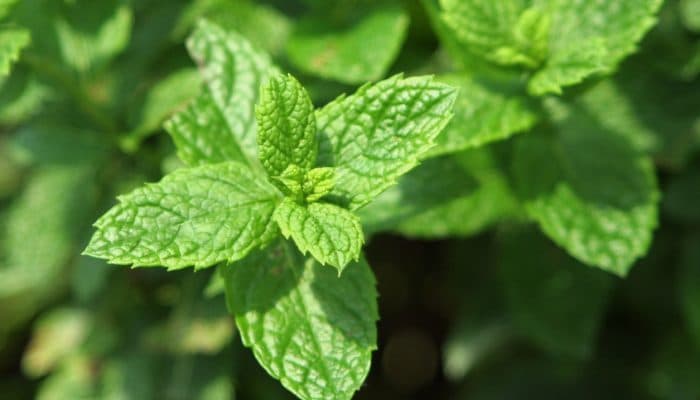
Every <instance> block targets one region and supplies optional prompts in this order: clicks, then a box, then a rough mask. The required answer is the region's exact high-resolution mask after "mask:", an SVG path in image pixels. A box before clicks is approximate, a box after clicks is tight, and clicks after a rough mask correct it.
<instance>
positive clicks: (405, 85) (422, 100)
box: [316, 75, 457, 210]
mask: <svg viewBox="0 0 700 400" xmlns="http://www.w3.org/2000/svg"><path fill="white" fill-rule="evenodd" d="M456 97H457V90H456V89H454V88H452V87H451V86H448V85H445V84H442V83H438V82H434V81H433V79H432V77H425V76H422V77H411V78H403V77H402V76H401V75H396V76H394V77H392V78H389V79H386V80H383V81H380V82H378V83H376V84H368V85H365V86H363V87H361V88H360V89H359V90H358V91H357V92H356V93H355V94H353V95H351V96H348V97H339V98H338V99H336V100H335V101H333V102H331V103H329V104H328V105H326V106H325V107H323V108H322V109H320V110H317V111H316V121H317V124H318V128H319V142H320V143H319V155H318V164H319V165H321V166H333V167H335V169H336V170H335V187H334V188H333V190H332V191H331V193H330V196H332V197H334V198H335V200H337V201H338V203H339V204H341V205H343V206H344V207H347V208H349V209H351V210H354V209H357V208H360V207H362V206H363V205H365V204H367V203H368V202H370V201H371V200H372V199H373V198H374V197H376V196H377V195H378V194H379V193H381V192H383V191H384V190H385V189H387V188H388V187H389V186H391V185H393V184H395V183H396V179H397V178H398V177H399V176H401V175H403V174H404V173H406V172H407V171H409V170H410V169H411V168H413V167H414V166H415V165H416V164H417V163H418V160H419V159H420V158H421V157H422V156H423V155H424V154H425V153H426V152H427V151H428V150H429V149H430V148H431V147H432V146H433V145H434V140H435V138H436V136H437V135H438V134H439V133H440V131H441V130H442V129H443V128H444V127H445V126H446V125H447V123H448V122H449V121H450V119H451V118H452V107H453V105H454V102H455V98H456Z"/></svg>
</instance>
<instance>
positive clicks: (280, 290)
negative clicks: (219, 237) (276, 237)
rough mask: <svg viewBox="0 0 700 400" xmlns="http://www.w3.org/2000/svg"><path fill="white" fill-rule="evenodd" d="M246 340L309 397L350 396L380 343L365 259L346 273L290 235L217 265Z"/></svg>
mask: <svg viewBox="0 0 700 400" xmlns="http://www.w3.org/2000/svg"><path fill="white" fill-rule="evenodd" d="M220 272H221V273H222V276H223V277H224V281H225V284H226V300H227V304H228V307H229V310H230V311H231V312H232V313H233V314H234V315H235V318H236V325H237V326H238V330H239V332H240V335H241V339H242V341H243V344H244V345H245V346H247V347H251V348H252V350H253V354H254V355H255V357H256V358H257V359H258V361H259V362H260V364H262V366H263V367H264V368H265V370H267V372H268V373H269V374H270V375H272V376H273V377H275V378H277V379H279V380H280V381H281V382H282V384H283V385H284V386H285V387H286V388H287V389H288V390H290V391H291V392H293V393H294V394H295V395H297V396H299V397H300V398H301V399H304V400H315V399H319V400H321V399H323V400H325V399H350V398H351V397H352V396H353V394H354V393H355V391H357V390H358V389H359V388H360V386H361V385H362V383H363V381H364V380H365V378H366V376H367V373H368V372H369V367H370V362H371V358H372V351H373V350H375V349H376V346H377V343H376V342H377V331H376V321H377V319H378V312H377V292H376V288H375V279H374V276H373V274H372V271H371V269H370V268H369V266H368V265H367V263H366V261H365V260H364V259H363V258H361V259H360V261H359V262H356V263H353V264H351V265H349V266H348V267H347V268H346V270H345V272H344V273H343V276H342V277H340V278H339V277H338V276H337V275H336V274H335V273H334V272H333V270H331V269H330V268H327V267H323V266H321V265H320V264H319V263H318V262H316V261H315V260H314V259H312V258H310V257H303V256H301V254H300V253H299V252H298V251H297V250H296V249H295V248H294V246H293V245H292V244H291V243H289V242H284V241H279V242H277V243H276V244H274V245H273V246H271V247H270V248H268V249H267V250H265V251H259V252H256V253H253V254H251V255H250V256H249V257H248V258H246V259H245V260H242V261H241V262H238V263H235V264H233V265H227V266H223V267H221V268H220Z"/></svg>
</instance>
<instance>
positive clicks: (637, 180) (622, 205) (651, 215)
mask: <svg viewBox="0 0 700 400" xmlns="http://www.w3.org/2000/svg"><path fill="white" fill-rule="evenodd" d="M548 106H549V109H550V112H551V114H552V117H553V119H554V121H555V122H556V125H557V128H558V130H557V131H556V132H555V133H554V134H553V135H550V136H545V135H535V134H532V135H527V136H523V137H521V140H520V141H519V142H518V143H517V145H516V150H515V155H514V172H515V177H516V183H517V186H518V188H519V192H520V195H521V196H522V198H523V201H524V202H525V209H526V211H527V213H528V214H529V215H530V217H531V218H533V219H534V220H535V221H537V223H538V224H539V225H540V227H541V229H542V230H543V231H544V232H545V234H547V236H549V237H550V238H551V239H552V240H554V241H555V242H556V243H557V244H559V245H560V246H562V247H564V248H565V249H566V250H567V251H568V252H569V254H571V255H572V256H574V257H575V258H577V259H579V260H580V261H582V262H584V263H586V264H588V265H592V266H596V267H600V268H602V269H604V270H606V271H608V272H611V273H614V274H617V275H621V276H624V275H626V274H627V272H628V271H629V269H630V268H631V267H632V264H633V263H634V261H635V260H637V259H638V258H639V257H641V256H642V255H644V254H645V253H646V252H647V249H648V248H649V245H650V243H651V237H652V232H653V230H654V228H656V225H657V214H658V210H657V208H658V204H657V203H658V199H659V196H658V189H657V184H656V179H655V176H654V173H653V166H652V163H651V160H650V159H649V158H648V157H645V156H643V155H640V154H639V153H637V152H636V150H635V149H634V147H633V146H632V145H631V144H630V143H629V142H628V141H627V140H626V139H625V138H624V137H621V136H620V135H616V134H615V133H614V132H611V131H608V130H606V129H605V128H604V127H602V126H601V125H600V123H599V122H598V121H596V120H595V119H594V118H591V117H590V116H588V115H587V114H586V113H585V112H584V111H583V110H580V109H572V108H569V107H567V106H565V105H564V104H562V103H560V102H549V103H548Z"/></svg>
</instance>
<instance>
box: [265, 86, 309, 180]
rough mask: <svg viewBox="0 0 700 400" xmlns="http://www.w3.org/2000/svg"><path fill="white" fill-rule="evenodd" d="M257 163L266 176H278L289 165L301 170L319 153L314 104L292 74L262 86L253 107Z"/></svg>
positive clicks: (305, 168) (307, 166)
mask: <svg viewBox="0 0 700 400" xmlns="http://www.w3.org/2000/svg"><path fill="white" fill-rule="evenodd" d="M255 117H256V119H257V121H258V151H259V156H260V162H261V163H262V165H263V168H265V170H266V171H267V173H268V175H269V176H271V177H275V176H278V175H281V174H282V173H283V172H284V171H285V170H286V169H287V168H288V167H289V166H290V165H296V166H297V167H300V168H302V169H303V170H304V171H307V170H309V169H310V168H311V167H313V165H314V163H315V162H316V155H317V153H318V142H317V141H316V118H315V117H314V106H313V104H311V99H309V95H308V94H307V93H306V90H305V89H304V88H303V87H302V86H301V84H300V83H299V81H297V80H296V79H294V77H292V76H291V75H286V76H284V75H278V76H274V77H272V78H271V79H270V81H269V82H268V83H267V84H266V85H264V86H263V88H262V94H261V96H260V103H258V105H257V106H256V108H255Z"/></svg>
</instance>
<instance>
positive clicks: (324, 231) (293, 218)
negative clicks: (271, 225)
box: [274, 198, 364, 273]
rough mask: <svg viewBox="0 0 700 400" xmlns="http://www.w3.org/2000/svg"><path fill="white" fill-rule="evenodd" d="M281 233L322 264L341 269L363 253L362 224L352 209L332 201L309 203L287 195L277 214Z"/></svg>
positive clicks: (276, 217)
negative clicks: (302, 203) (305, 203)
mask: <svg viewBox="0 0 700 400" xmlns="http://www.w3.org/2000/svg"><path fill="white" fill-rule="evenodd" d="M274 218H275V221H277V224H279V227H280V229H281V230H282V234H283V235H284V236H285V237H287V238H289V237H291V238H292V239H293V240H294V242H295V243H296V245H297V247H299V250H301V252H302V253H303V254H306V253H307V252H309V253H311V255H312V256H314V258H315V259H316V260H318V261H319V262H320V263H321V264H330V265H332V266H334V267H336V268H337V269H338V273H340V272H342V271H343V269H345V266H346V265H347V264H348V263H349V262H350V261H352V260H357V259H358V257H359V256H360V250H361V249H362V243H363V241H364V238H363V235H362V227H361V226H360V220H359V219H358V218H357V217H356V216H354V215H353V214H352V213H350V212H349V211H347V210H345V209H342V208H340V207H338V206H335V205H333V204H325V203H311V204H308V205H307V206H304V205H301V204H297V203H296V202H294V200H292V199H290V198H285V199H284V200H282V202H281V203H280V204H279V205H278V206H277V209H276V210H275V214H274Z"/></svg>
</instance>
